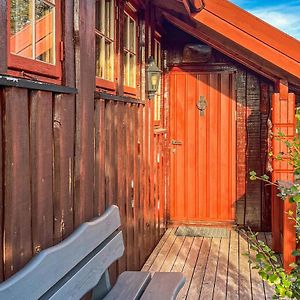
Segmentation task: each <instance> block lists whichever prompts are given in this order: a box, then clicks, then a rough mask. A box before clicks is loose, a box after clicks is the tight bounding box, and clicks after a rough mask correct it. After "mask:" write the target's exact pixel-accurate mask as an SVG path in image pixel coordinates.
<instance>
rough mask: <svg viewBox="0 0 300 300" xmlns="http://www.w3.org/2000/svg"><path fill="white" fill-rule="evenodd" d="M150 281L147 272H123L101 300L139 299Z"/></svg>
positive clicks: (149, 275)
mask: <svg viewBox="0 0 300 300" xmlns="http://www.w3.org/2000/svg"><path fill="white" fill-rule="evenodd" d="M150 280H151V274H150V273H149V272H123V273H122V274H121V275H120V276H119V278H118V280H117V283H116V284H115V286H114V287H113V288H112V290H111V291H110V292H109V294H108V295H107V296H106V297H105V298H104V299H103V300H136V299H140V297H141V295H142V293H143V292H144V290H145V289H146V287H147V285H148V284H149V282H150ZM94 300H96V299H94Z"/></svg>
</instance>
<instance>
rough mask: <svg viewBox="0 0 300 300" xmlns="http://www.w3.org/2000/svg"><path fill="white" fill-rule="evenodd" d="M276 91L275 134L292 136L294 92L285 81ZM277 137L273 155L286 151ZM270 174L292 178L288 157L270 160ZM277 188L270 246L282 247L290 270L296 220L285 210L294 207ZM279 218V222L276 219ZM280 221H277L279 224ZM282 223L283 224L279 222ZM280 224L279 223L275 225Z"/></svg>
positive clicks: (276, 248)
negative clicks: (271, 244) (280, 159)
mask: <svg viewBox="0 0 300 300" xmlns="http://www.w3.org/2000/svg"><path fill="white" fill-rule="evenodd" d="M278 88H279V93H276V94H274V95H273V103H272V107H273V114H272V117H273V118H272V119H273V125H274V128H273V132H274V136H275V137H276V136H277V135H278V132H283V133H284V134H285V135H286V137H287V139H292V138H293V137H294V134H295V126H296V120H295V106H296V103H295V101H296V99H295V95H294V94H292V93H290V94H288V93H287V85H286V84H284V83H282V82H279V85H278ZM281 144H282V143H280V141H277V140H276V138H273V152H274V155H275V156H276V155H277V154H278V152H280V151H284V152H286V147H285V146H282V145H281ZM273 170H274V171H273V175H272V179H273V180H274V181H275V180H278V179H280V180H290V181H293V179H294V178H293V170H292V168H291V166H289V165H288V163H287V161H283V162H281V163H280V164H279V163H278V162H277V161H275V160H273ZM276 195H277V190H276V189H275V188H274V189H273V190H272V233H273V248H274V250H275V251H280V250H281V249H282V250H283V265H284V268H285V269H286V270H287V271H290V270H291V268H290V266H289V265H290V264H291V263H292V262H294V261H295V257H293V256H292V255H291V252H292V251H293V250H294V249H295V248H296V230H295V224H294V222H293V221H292V220H289V218H288V216H287V214H286V212H287V211H288V210H291V211H293V212H294V213H295V211H296V207H295V205H294V204H290V203H289V201H288V199H286V200H285V201H284V203H283V202H281V200H280V199H279V198H278V197H277V196H276ZM279 220H282V223H281V222H279ZM278 223H279V224H278ZM281 224H282V226H281ZM278 225H279V226H278ZM281 227H282V240H281V230H280V229H281Z"/></svg>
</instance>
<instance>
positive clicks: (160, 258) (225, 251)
mask: <svg viewBox="0 0 300 300" xmlns="http://www.w3.org/2000/svg"><path fill="white" fill-rule="evenodd" d="M259 239H260V240H262V241H264V242H267V243H270V242H271V234H270V233H260V234H259ZM249 251H250V254H252V250H250V249H249V245H248V242H247V241H246V240H245V239H244V237H243V236H241V235H239V234H238V233H237V232H235V231H230V237H229V238H202V237H182V236H176V235H175V228H169V229H168V230H167V232H166V233H165V235H164V236H163V237H162V239H161V240H160V242H159V244H158V245H157V247H156V248H155V250H154V251H153V253H152V254H151V256H150V257H149V259H148V260H147V262H146V263H145V265H144V267H143V269H142V270H143V271H151V272H169V271H171V272H183V273H184V276H185V277H186V283H185V286H184V287H183V289H182V290H181V292H180V294H179V295H178V298H177V299H190V300H195V299H203V300H209V299H216V300H221V299H228V300H234V299H243V300H244V299H249V300H250V299H253V300H257V299H272V295H273V292H272V288H271V287H270V286H269V285H268V284H267V283H265V282H263V281H262V280H261V278H260V276H259V275H258V273H257V270H253V269H252V268H251V267H250V265H249V263H248V257H247V256H245V255H243V254H244V253H249Z"/></svg>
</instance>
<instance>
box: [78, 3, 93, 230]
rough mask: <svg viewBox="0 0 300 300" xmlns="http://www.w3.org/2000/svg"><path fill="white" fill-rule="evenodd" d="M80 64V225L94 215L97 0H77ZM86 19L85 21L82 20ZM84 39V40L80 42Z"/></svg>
mask: <svg viewBox="0 0 300 300" xmlns="http://www.w3.org/2000/svg"><path fill="white" fill-rule="evenodd" d="M74 12H75V17H74V30H75V35H76V36H77V37H79V38H77V39H75V65H76V70H75V71H76V88H77V89H78V95H77V96H76V114H77V116H76V147H75V156H76V157H75V174H74V176H75V198H74V221H75V226H78V225H79V224H81V223H82V222H84V221H85V220H88V219H91V218H92V216H93V186H94V124H93V122H94V91H95V66H96V64H95V42H94V39H91V38H90V37H91V36H94V34H95V2H94V1H93V2H90V1H86V0H85V1H74ZM82 20H85V21H84V22H82ZM79 41H80V43H79Z"/></svg>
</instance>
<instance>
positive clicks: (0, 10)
mask: <svg viewBox="0 0 300 300" xmlns="http://www.w3.org/2000/svg"><path fill="white" fill-rule="evenodd" d="M7 5H8V3H7V0H3V1H1V2H0V27H1V28H2V30H1V31H0V40H1V44H0V57H1V60H0V72H1V73H5V72H6V70H7V40H8V39H7V34H8V31H7V30H6V28H7V11H8V10H7Z"/></svg>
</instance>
